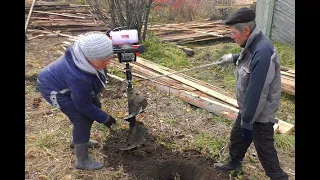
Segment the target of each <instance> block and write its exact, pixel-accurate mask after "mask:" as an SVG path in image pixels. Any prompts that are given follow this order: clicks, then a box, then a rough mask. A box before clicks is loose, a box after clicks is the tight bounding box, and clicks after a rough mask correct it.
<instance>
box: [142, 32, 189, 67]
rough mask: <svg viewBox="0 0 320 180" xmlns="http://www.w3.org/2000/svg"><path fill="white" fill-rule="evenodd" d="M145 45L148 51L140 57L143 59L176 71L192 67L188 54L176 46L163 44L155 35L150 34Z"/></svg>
mask: <svg viewBox="0 0 320 180" xmlns="http://www.w3.org/2000/svg"><path fill="white" fill-rule="evenodd" d="M143 45H144V46H145V48H146V51H145V53H143V54H141V55H140V56H141V57H142V58H145V59H148V60H150V61H152V62H155V63H157V64H160V65H162V66H165V67H168V68H171V69H174V70H181V69H182V68H189V67H191V64H190V63H189V61H188V59H187V56H186V54H185V53H184V52H183V51H182V50H181V49H179V48H178V47H177V46H175V45H174V44H171V43H162V42H160V41H159V39H158V38H156V37H155V36H154V35H152V34H149V36H148V38H147V39H146V40H145V41H144V42H143Z"/></svg>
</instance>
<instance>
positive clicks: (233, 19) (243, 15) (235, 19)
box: [224, 7, 256, 25]
mask: <svg viewBox="0 0 320 180" xmlns="http://www.w3.org/2000/svg"><path fill="white" fill-rule="evenodd" d="M255 18H256V14H255V12H254V10H253V9H252V8H246V7H244V8H240V9H238V10H237V11H235V12H234V13H232V14H231V15H230V16H229V17H228V18H227V19H226V20H225V21H224V24H225V25H234V24H237V23H246V22H250V21H253V20H254V19H255Z"/></svg>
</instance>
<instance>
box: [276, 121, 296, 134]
mask: <svg viewBox="0 0 320 180" xmlns="http://www.w3.org/2000/svg"><path fill="white" fill-rule="evenodd" d="M278 125H279V131H278V132H279V133H280V134H285V133H290V132H292V131H293V130H294V125H293V124H290V123H288V122H285V121H281V120H279V122H278Z"/></svg>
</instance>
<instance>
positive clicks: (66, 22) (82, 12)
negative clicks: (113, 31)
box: [25, 1, 108, 38]
mask: <svg viewBox="0 0 320 180" xmlns="http://www.w3.org/2000/svg"><path fill="white" fill-rule="evenodd" d="M30 11H31V13H30ZM25 18H26V22H29V23H28V24H27V29H26V31H27V35H28V37H29V38H30V37H35V36H39V35H42V36H48V34H50V36H52V37H54V36H58V35H60V36H66V37H67V36H68V35H76V34H80V33H83V32H87V31H93V30H97V31H107V30H108V27H106V25H105V24H104V22H102V21H100V20H98V18H97V16H96V15H95V13H93V12H92V10H91V8H90V6H89V5H72V4H68V3H62V2H44V1H36V2H35V3H34V4H30V2H28V1H26V3H25Z"/></svg>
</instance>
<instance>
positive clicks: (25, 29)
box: [24, 0, 36, 35]
mask: <svg viewBox="0 0 320 180" xmlns="http://www.w3.org/2000/svg"><path fill="white" fill-rule="evenodd" d="M35 2H36V0H33V1H32V4H31V8H30V11H29V14H28V17H27V21H26V24H25V26H24V31H25V35H26V34H27V28H28V24H29V21H30V17H31V14H32V11H33V7H34V3H35Z"/></svg>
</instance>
